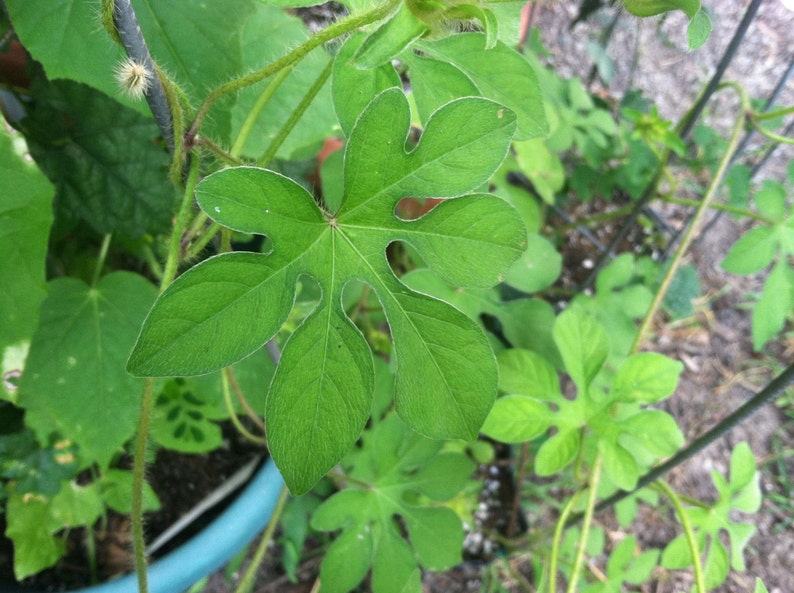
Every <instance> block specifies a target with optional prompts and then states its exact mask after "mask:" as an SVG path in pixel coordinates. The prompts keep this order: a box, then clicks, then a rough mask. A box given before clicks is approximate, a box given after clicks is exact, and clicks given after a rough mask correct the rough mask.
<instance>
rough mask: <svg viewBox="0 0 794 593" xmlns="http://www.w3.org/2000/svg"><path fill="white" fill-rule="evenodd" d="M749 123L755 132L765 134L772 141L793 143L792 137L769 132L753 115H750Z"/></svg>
mask: <svg viewBox="0 0 794 593" xmlns="http://www.w3.org/2000/svg"><path fill="white" fill-rule="evenodd" d="M750 124H751V125H752V126H753V128H755V130H756V132H758V133H759V134H762V135H763V136H766V137H767V138H769V139H770V140H772V141H773V142H779V143H781V144H794V138H789V137H788V136H781V135H780V134H775V133H774V132H770V131H769V130H767V129H765V128H764V127H762V126H761V124H759V123H758V121H757V120H756V118H755V116H750Z"/></svg>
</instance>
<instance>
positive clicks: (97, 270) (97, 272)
mask: <svg viewBox="0 0 794 593" xmlns="http://www.w3.org/2000/svg"><path fill="white" fill-rule="evenodd" d="M112 238H113V233H108V234H107V235H105V236H104V237H102V245H101V246H100V247H99V255H98V256H97V260H96V265H95V266H94V276H93V277H92V278H91V286H96V285H97V283H98V282H99V278H100V276H102V268H103V267H105V259H106V258H107V256H108V249H109V248H110V241H111V239H112Z"/></svg>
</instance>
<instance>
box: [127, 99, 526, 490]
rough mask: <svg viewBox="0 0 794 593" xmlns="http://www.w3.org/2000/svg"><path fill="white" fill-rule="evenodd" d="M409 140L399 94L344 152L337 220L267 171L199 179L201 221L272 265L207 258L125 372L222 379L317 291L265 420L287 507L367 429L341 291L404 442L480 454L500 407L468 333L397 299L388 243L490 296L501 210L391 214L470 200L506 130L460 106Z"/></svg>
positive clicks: (508, 233) (477, 343)
mask: <svg viewBox="0 0 794 593" xmlns="http://www.w3.org/2000/svg"><path fill="white" fill-rule="evenodd" d="M409 124H410V111H409V107H408V102H407V100H406V98H405V96H404V95H403V94H402V92H401V91H399V90H398V89H391V90H387V91H385V92H383V93H381V94H380V95H378V96H377V97H376V98H375V99H374V100H373V101H372V103H371V104H370V105H369V107H368V108H367V109H366V110H365V111H364V112H363V113H362V114H361V116H360V117H359V119H358V121H357V123H356V126H355V128H354V129H353V131H352V132H351V135H350V139H349V141H348V144H347V147H346V152H345V177H344V185H345V191H344V198H343V201H342V205H341V208H340V209H339V211H338V212H327V211H323V210H321V209H320V208H319V207H318V206H317V204H316V203H315V201H314V199H313V198H312V197H311V195H309V194H308V193H307V192H306V191H305V190H304V189H303V188H302V187H301V186H299V185H297V184H296V183H294V182H293V181H291V180H289V179H287V178H286V177H283V176H281V175H279V174H277V173H274V172H272V171H267V170H264V169H256V168H250V167H238V168H234V169H227V170H225V171H220V172H218V173H215V174H214V175H211V176H209V177H208V178H206V179H205V180H204V181H203V182H202V183H201V184H200V185H199V187H198V188H197V191H196V195H197V200H198V202H199V204H200V205H201V207H202V208H203V209H204V211H205V212H207V214H208V215H209V216H210V217H212V218H213V219H214V220H216V221H218V222H220V223H221V224H223V225H225V226H228V227H231V228H233V229H235V230H238V231H243V232H248V233H258V234H264V235H267V236H268V238H269V239H270V240H271V241H272V244H273V249H272V251H271V252H270V253H268V254H255V253H231V254H225V255H221V256H217V257H214V258H211V259H209V260H207V261H206V262H203V263H202V264H199V265H198V266H196V267H195V268H193V269H192V270H190V271H188V272H186V273H185V274H183V275H182V276H181V277H180V278H179V279H177V281H176V282H174V283H173V284H172V285H171V287H169V288H168V289H167V290H166V291H165V292H164V293H163V294H162V295H161V297H160V299H158V301H157V303H156V305H155V306H154V308H153V309H152V311H151V313H150V315H149V317H148V318H147V320H146V323H145V324H144V327H143V329H142V331H141V336H140V338H139V340H138V343H137V344H136V347H135V349H134V351H133V353H132V355H131V357H130V361H129V365H128V368H129V370H130V372H132V373H133V374H135V375H139V376H173V375H191V374H201V373H207V372H210V371H212V370H215V369H218V368H220V367H223V366H225V365H228V364H231V363H232V362H235V361H236V360H239V359H240V358H242V357H244V356H247V355H248V354H250V353H251V352H253V351H254V350H256V349H258V348H259V347H260V346H261V345H262V344H263V343H264V342H265V341H267V340H268V339H270V338H271V337H273V336H274V335H275V334H276V332H278V330H279V329H280V327H281V326H282V324H283V323H284V321H285V320H286V318H287V316H288V314H289V311H290V308H291V306H292V303H293V300H294V293H295V286H296V283H297V281H298V278H299V277H300V276H301V275H302V274H308V275H310V276H312V277H313V278H315V279H316V280H317V281H318V282H319V284H320V286H321V287H322V294H321V296H320V302H319V303H318V305H317V306H316V308H315V310H314V311H313V312H312V313H311V314H310V316H309V317H308V318H307V319H306V320H305V321H304V322H303V324H302V325H301V326H300V327H298V328H297V330H296V331H295V332H294V333H293V335H292V337H291V338H290V339H289V341H288V342H287V344H286V345H285V347H284V351H283V357H282V360H281V363H280V364H279V367H278V369H277V371H276V375H275V377H274V379H273V382H272V384H271V388H270V391H269V395H268V398H267V404H266V410H265V421H266V423H267V431H268V442H269V445H270V448H271V454H272V455H273V458H274V460H275V462H276V464H277V465H278V466H279V468H280V469H281V471H282V473H283V474H284V477H285V479H286V481H287V483H288V484H289V486H290V488H291V489H292V490H293V491H294V492H297V493H301V492H305V491H306V490H308V489H309V488H310V487H311V486H312V485H313V484H314V482H315V481H316V480H318V479H319V478H320V477H321V476H322V475H323V474H324V473H325V472H326V471H327V470H328V469H330V468H331V467H332V466H333V465H334V464H336V463H337V462H338V461H339V459H340V458H341V457H342V455H343V454H344V452H345V451H346V450H347V449H349V448H350V447H351V446H352V445H353V443H354V442H355V441H356V439H357V438H358V436H359V434H360V432H361V430H362V428H363V426H364V423H365V422H366V419H367V417H368V415H369V410H370V406H371V398H372V391H373V370H372V357H371V354H370V351H369V347H368V346H367V344H366V342H365V340H364V338H363V336H362V335H361V333H360V332H359V331H358V330H357V329H356V328H355V326H354V325H353V324H352V322H351V321H350V320H349V319H348V318H347V316H346V315H345V314H344V312H343V310H342V309H341V307H340V303H341V298H342V293H343V290H344V287H345V285H346V284H347V283H348V282H350V281H353V280H359V281H363V282H366V283H367V284H369V285H370V286H371V287H372V289H373V290H374V292H375V293H376V294H377V296H378V299H379V300H380V302H381V303H382V306H383V310H384V313H385V315H386V318H387V320H388V323H389V327H390V331H391V335H392V338H393V340H394V351H393V352H394V357H395V361H396V365H397V369H398V370H397V377H396V385H395V404H396V408H397V410H398V412H399V414H400V415H401V416H402V418H403V419H404V420H405V421H406V422H407V423H408V424H409V425H410V426H411V427H412V428H414V429H415V430H418V431H419V432H421V433H423V434H426V435H428V436H432V437H436V438H447V437H451V438H465V439H474V438H476V436H477V432H478V430H479V428H480V425H481V424H482V422H483V420H484V419H485V416H486V415H487V413H488V410H489V409H490V406H491V404H492V402H493V398H494V396H495V392H496V381H497V377H496V368H495V362H494V358H493V354H492V353H491V349H490V346H489V344H488V342H487V340H486V338H485V336H484V335H483V333H482V331H481V330H480V328H479V327H478V326H477V324H476V322H474V321H472V320H471V319H469V318H468V317H466V316H465V315H464V314H462V313H460V312H459V311H457V310H456V309H454V308H452V307H450V306H449V305H447V304H446V303H443V302H441V301H438V300H435V299H432V298H430V297H427V296H425V295H422V294H419V293H416V292H413V291H411V290H409V289H408V288H407V287H406V286H405V285H403V284H402V283H400V282H399V280H397V278H396V277H395V276H394V273H393V272H392V270H391V269H390V267H389V264H388V261H387V259H386V256H385V251H386V247H387V245H388V244H389V243H391V242H392V241H395V240H402V241H406V242H409V243H411V244H412V245H413V246H414V247H415V248H416V249H417V250H419V252H420V253H421V255H422V257H423V258H424V259H425V261H426V262H427V264H428V265H429V266H430V268H431V269H433V270H434V272H435V273H436V274H438V275H439V276H440V277H441V278H442V279H444V280H445V281H447V282H450V283H452V284H453V285H461V286H472V285H473V286H490V285H493V284H495V283H496V282H497V281H498V280H499V276H500V274H501V273H502V272H503V271H504V269H506V268H507V266H509V265H510V263H511V262H512V261H513V260H515V259H516V258H517V257H518V255H519V254H520V252H521V250H522V248H521V242H522V240H523V238H524V229H523V226H522V224H521V221H520V218H519V217H518V215H517V214H516V212H515V211H514V210H513V209H512V207H510V206H509V205H508V204H506V203H505V202H503V201H502V200H499V199H495V198H494V197H492V196H488V195H485V194H472V195H465V196H462V197H458V198H456V199H454V200H449V201H446V202H444V203H442V204H440V205H439V206H438V207H436V208H435V209H434V210H433V211H431V212H430V213H428V214H427V215H425V216H423V217H422V218H420V219H418V220H414V221H403V220H400V219H399V218H397V217H396V216H395V214H394V209H395V206H396V204H397V202H398V201H399V200H400V199H401V198H403V197H405V196H414V197H453V196H456V195H459V194H462V193H465V192H467V191H471V190H473V189H475V188H477V187H478V186H480V185H481V184H482V183H483V182H484V181H486V180H487V179H488V178H489V177H490V176H491V175H492V174H493V172H494V171H495V170H496V168H497V167H498V166H499V164H500V163H501V161H502V159H503V158H504V156H505V153H506V152H507V148H508V145H509V142H510V138H511V137H512V134H513V131H514V130H515V117H514V116H513V114H512V113H511V112H510V111H508V110H507V109H505V108H504V107H502V106H500V105H498V104H496V103H493V102H491V101H489V100H486V99H480V98H466V99H461V100H459V101H454V102H452V103H450V104H448V105H447V106H445V107H444V108H442V109H440V110H439V111H438V112H437V113H436V114H435V115H434V116H433V117H432V118H431V120H430V121H429V122H428V124H427V127H426V129H425V131H424V134H423V136H422V140H421V142H420V143H419V145H418V146H417V147H416V149H414V150H413V151H411V152H410V153H406V152H405V138H406V137H407V134H408V130H409ZM296 407H297V410H300V413H297V412H296Z"/></svg>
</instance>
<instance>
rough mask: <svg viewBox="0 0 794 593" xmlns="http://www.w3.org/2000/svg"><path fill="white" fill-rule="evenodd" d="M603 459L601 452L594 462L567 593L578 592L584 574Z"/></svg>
mask: <svg viewBox="0 0 794 593" xmlns="http://www.w3.org/2000/svg"><path fill="white" fill-rule="evenodd" d="M602 461H603V460H602V457H601V453H600V452H599V453H598V454H597V455H596V458H595V461H594V462H593V471H592V473H591V474H590V491H589V492H588V495H587V506H586V507H585V511H584V521H583V523H582V533H581V535H580V536H579V546H578V547H577V548H576V556H575V558H574V561H573V571H572V572H571V578H570V580H569V581H568V589H567V593H574V592H575V591H576V583H577V581H578V580H579V575H580V574H581V572H582V565H583V563H584V554H585V550H586V549H587V539H588V538H589V537H590V526H591V525H592V524H593V511H594V509H595V504H596V498H598V484H599V483H600V482H601V465H602Z"/></svg>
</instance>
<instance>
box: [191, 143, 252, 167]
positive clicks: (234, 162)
mask: <svg viewBox="0 0 794 593" xmlns="http://www.w3.org/2000/svg"><path fill="white" fill-rule="evenodd" d="M193 143H194V144H195V145H196V146H201V147H202V148H206V149H207V151H208V152H209V153H210V154H212V155H213V156H214V157H215V158H217V159H218V160H219V161H221V162H224V163H226V164H227V165H231V166H233V167H236V166H238V165H243V164H245V163H244V162H243V161H242V159H238V158H236V157H233V156H232V155H231V154H230V153H228V152H226V151H225V150H224V149H223V148H221V147H220V146H218V145H217V144H215V143H214V142H213V141H212V140H210V139H209V138H205V137H204V136H199V137H198V138H196V139H195V140H194V141H193Z"/></svg>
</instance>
